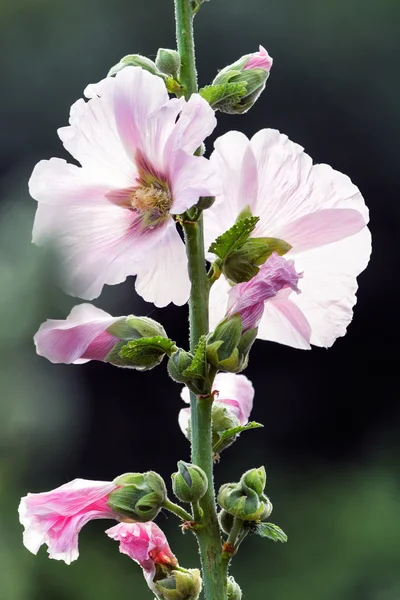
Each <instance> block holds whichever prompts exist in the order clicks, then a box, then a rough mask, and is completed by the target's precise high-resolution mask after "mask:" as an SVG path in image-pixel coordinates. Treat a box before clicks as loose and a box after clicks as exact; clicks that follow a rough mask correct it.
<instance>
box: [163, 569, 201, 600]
mask: <svg viewBox="0 0 400 600" xmlns="http://www.w3.org/2000/svg"><path fill="white" fill-rule="evenodd" d="M163 566H164V565H156V576H155V578H154V582H153V585H152V588H151V589H152V591H154V593H155V594H156V595H157V598H159V600H197V599H198V597H199V596H200V592H201V584H202V581H201V577H200V571H199V570H198V569H183V568H182V567H178V568H176V569H168V568H164V569H160V568H159V567H163Z"/></svg>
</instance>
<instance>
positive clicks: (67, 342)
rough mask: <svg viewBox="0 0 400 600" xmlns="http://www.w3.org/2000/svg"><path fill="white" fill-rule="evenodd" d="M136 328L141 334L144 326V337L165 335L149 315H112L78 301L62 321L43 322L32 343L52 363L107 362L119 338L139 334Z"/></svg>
mask: <svg viewBox="0 0 400 600" xmlns="http://www.w3.org/2000/svg"><path fill="white" fill-rule="evenodd" d="M138 327H139V328H141V329H142V335H143V329H144V328H146V331H148V335H147V337H151V336H152V335H153V336H154V335H163V336H166V333H165V330H164V328H163V327H162V326H161V325H160V324H159V323H157V322H156V321H153V320H152V319H149V318H148V317H134V316H133V315H130V316H128V317H112V316H111V315H109V314H108V313H106V312H105V311H104V310H101V309H100V308H96V307H95V306H93V305H92V304H78V305H77V306H74V308H73V309H72V310H71V312H70V314H69V316H68V317H67V318H66V319H65V320H54V319H48V320H47V321H46V322H45V323H42V325H41V326H40V328H39V330H38V332H37V333H36V335H35V337H34V342H35V345H36V351H37V353H38V354H39V355H40V356H44V357H45V358H47V359H48V360H49V361H51V362H52V363H66V364H71V363H72V364H75V365H77V364H82V363H86V362H88V361H89V360H101V361H105V362H108V359H107V356H108V354H109V352H110V351H111V350H112V349H113V348H114V347H115V345H116V344H118V343H119V342H121V340H129V339H136V338H138V337H141V335H140V334H139V333H138V332H137V330H136V328H138ZM114 362H115V361H114ZM121 363H122V360H121Z"/></svg>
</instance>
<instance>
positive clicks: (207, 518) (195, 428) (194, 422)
mask: <svg viewBox="0 0 400 600" xmlns="http://www.w3.org/2000/svg"><path fill="white" fill-rule="evenodd" d="M175 19H176V39H177V47H178V52H179V55H180V58H181V69H180V83H181V85H182V86H183V89H184V94H185V98H186V99H188V98H190V96H191V95H192V94H193V93H195V92H197V74H196V65H195V55H194V39H193V9H192V3H191V1H190V0H175ZM182 225H183V230H184V234H185V244H186V253H187V257H188V269H189V277H190V281H191V291H190V299H189V322H190V349H191V351H193V350H194V349H195V347H196V345H197V343H198V341H199V339H200V337H201V336H202V335H204V334H206V333H208V297H209V283H208V279H207V273H206V265H205V257H204V240H203V219H202V216H201V215H200V217H199V218H197V220H195V221H194V220H191V219H189V218H186V219H184V220H183V223H182ZM208 384H209V389H208V390H207V392H208V393H209V394H210V395H208V396H199V397H197V396H196V395H195V394H194V393H193V392H191V393H190V408H191V432H192V433H191V437H192V461H193V463H194V464H195V465H198V466H199V467H201V468H202V469H203V471H204V472H205V474H206V475H207V478H208V490H207V492H206V494H205V495H204V496H203V498H202V499H201V500H200V502H199V505H200V508H201V509H202V511H203V516H202V524H203V527H202V529H199V530H198V531H196V535H197V538H198V542H199V547H200V556H201V562H202V567H203V583H204V593H205V597H206V600H225V599H226V570H225V569H224V565H223V564H222V553H221V535H220V530H219V525H218V519H217V510H216V505H215V494H214V478H213V452H212V440H211V408H212V403H213V396H212V395H211V384H212V381H211V380H210V381H209V382H208Z"/></svg>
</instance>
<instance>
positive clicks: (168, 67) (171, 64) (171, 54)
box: [156, 48, 181, 77]
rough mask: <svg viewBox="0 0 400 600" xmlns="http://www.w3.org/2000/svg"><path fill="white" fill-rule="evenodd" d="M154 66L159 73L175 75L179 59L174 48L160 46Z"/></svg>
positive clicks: (176, 74)
mask: <svg viewBox="0 0 400 600" xmlns="http://www.w3.org/2000/svg"><path fill="white" fill-rule="evenodd" d="M156 67H157V69H158V70H159V71H161V73H164V74H165V75H171V76H172V77H177V76H178V73H179V69H180V67H181V59H180V56H179V53H178V52H177V51H176V50H169V49H167V48H160V49H159V50H158V52H157V56H156Z"/></svg>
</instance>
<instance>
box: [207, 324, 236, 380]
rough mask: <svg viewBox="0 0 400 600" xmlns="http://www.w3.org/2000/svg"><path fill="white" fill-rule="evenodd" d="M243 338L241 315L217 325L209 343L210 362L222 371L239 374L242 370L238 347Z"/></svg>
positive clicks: (208, 355) (208, 358)
mask: <svg viewBox="0 0 400 600" xmlns="http://www.w3.org/2000/svg"><path fill="white" fill-rule="evenodd" d="M241 336H242V318H241V316H240V315H239V314H237V315H234V316H233V317H232V318H231V319H225V320H224V321H221V323H220V324H219V325H217V327H216V329H215V331H214V332H213V333H212V334H211V335H210V337H209V338H208V341H207V350H206V354H207V360H208V362H209V363H210V364H211V365H213V366H214V367H216V368H217V369H220V370H222V371H228V372H229V373H237V372H238V369H239V370H240V366H239V365H240V361H239V351H238V349H237V346H238V344H239V342H240V338H241Z"/></svg>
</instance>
